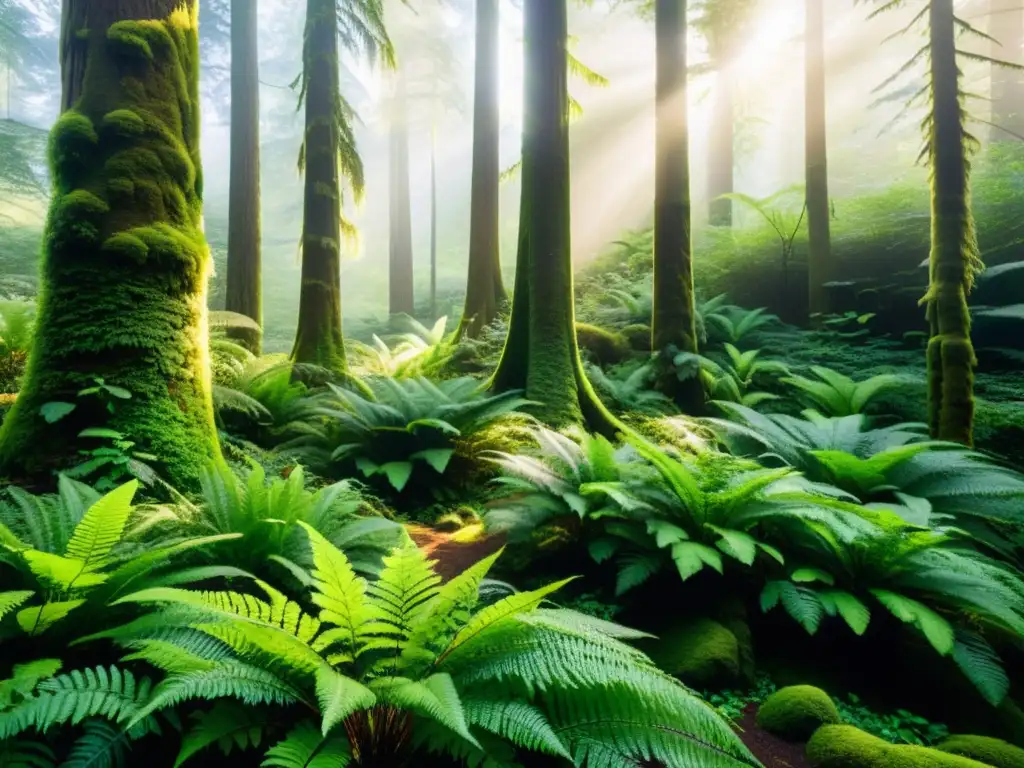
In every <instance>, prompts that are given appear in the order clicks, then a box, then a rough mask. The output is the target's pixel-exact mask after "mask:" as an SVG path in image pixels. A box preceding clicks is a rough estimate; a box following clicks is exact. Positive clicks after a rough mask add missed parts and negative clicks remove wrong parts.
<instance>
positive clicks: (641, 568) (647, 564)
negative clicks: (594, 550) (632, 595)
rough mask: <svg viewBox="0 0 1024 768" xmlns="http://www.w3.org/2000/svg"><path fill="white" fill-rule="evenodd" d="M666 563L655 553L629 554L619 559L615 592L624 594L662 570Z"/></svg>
mask: <svg viewBox="0 0 1024 768" xmlns="http://www.w3.org/2000/svg"><path fill="white" fill-rule="evenodd" d="M663 565H664V563H663V561H662V559H661V557H656V556H654V555H640V554H629V555H623V556H622V557H621V558H620V559H619V573H618V576H617V577H616V579H615V594H616V595H624V594H625V593H626V592H628V591H629V590H631V589H633V588H634V587H638V586H640V585H641V584H643V583H644V582H645V581H647V580H648V579H649V578H651V576H653V575H654V574H656V573H657V572H658V571H660V570H661V569H662V567H663Z"/></svg>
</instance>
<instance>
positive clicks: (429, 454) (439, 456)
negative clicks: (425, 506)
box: [399, 448, 455, 490]
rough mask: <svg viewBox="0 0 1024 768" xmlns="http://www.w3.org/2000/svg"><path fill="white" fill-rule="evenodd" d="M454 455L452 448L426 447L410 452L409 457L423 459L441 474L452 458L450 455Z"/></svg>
mask: <svg viewBox="0 0 1024 768" xmlns="http://www.w3.org/2000/svg"><path fill="white" fill-rule="evenodd" d="M454 455H455V450H454V449H452V448H427V449H425V450H422V451H417V452H416V453H413V454H411V455H410V456H409V458H410V459H419V460H420V461H425V462H426V463H427V464H429V465H430V466H431V467H432V468H433V469H434V471H435V472H437V473H438V474H439V475H443V474H444V472H445V470H446V469H448V463H449V462H450V461H451V460H452V456H454ZM399 490H401V489H399Z"/></svg>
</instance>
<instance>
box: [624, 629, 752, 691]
mask: <svg viewBox="0 0 1024 768" xmlns="http://www.w3.org/2000/svg"><path fill="white" fill-rule="evenodd" d="M657 634H658V639H657V640H656V641H652V642H650V643H649V644H645V646H646V647H645V648H644V650H645V651H647V652H648V653H649V654H650V656H651V658H653V659H654V661H655V662H656V663H657V664H658V666H660V667H661V668H662V669H663V670H665V671H666V672H668V673H669V674H670V675H674V676H675V677H678V678H680V679H681V680H682V681H683V682H684V683H686V684H687V685H689V686H691V687H693V688H701V689H711V690H717V689H720V688H728V687H729V686H731V685H734V684H736V683H737V682H739V681H740V679H741V677H742V674H741V664H740V646H739V642H738V641H737V640H736V636H735V635H734V634H733V633H732V632H730V631H729V630H728V629H727V628H726V627H725V626H723V625H722V624H719V623H718V622H717V621H713V620H711V619H696V620H690V621H686V622H685V623H682V624H678V625H676V626H674V627H671V628H669V629H668V630H666V631H662V632H659V633H657Z"/></svg>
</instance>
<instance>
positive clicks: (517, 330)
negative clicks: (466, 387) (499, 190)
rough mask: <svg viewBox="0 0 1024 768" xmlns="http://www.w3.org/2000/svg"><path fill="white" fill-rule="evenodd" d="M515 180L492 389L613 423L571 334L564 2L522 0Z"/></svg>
mask: <svg viewBox="0 0 1024 768" xmlns="http://www.w3.org/2000/svg"><path fill="white" fill-rule="evenodd" d="M523 16H524V21H523V29H524V38H525V43H524V66H525V73H524V106H523V153H522V157H523V171H522V173H523V181H522V204H521V208H522V213H521V214H520V232H519V254H518V257H517V262H518V270H517V272H516V285H515V292H514V298H513V303H512V319H511V323H510V326H509V335H508V339H507V341H506V343H505V350H504V352H503V353H502V356H501V362H500V363H499V364H498V370H497V371H496V372H495V375H494V381H493V384H494V386H495V387H496V388H497V389H522V390H525V392H526V396H527V397H529V398H530V399H531V400H536V401H538V402H539V403H541V404H542V405H541V407H540V409H539V416H540V417H541V418H543V419H544V420H545V421H547V422H548V423H550V424H554V425H556V426H557V425H564V424H569V423H579V422H580V421H584V422H586V423H587V424H588V425H589V426H590V427H591V428H593V429H596V430H600V431H603V432H606V433H614V432H615V431H616V429H617V428H620V425H618V424H617V422H616V421H615V420H614V418H613V417H612V416H611V415H610V414H609V413H608V412H607V410H605V408H604V406H603V405H602V404H601V402H600V400H599V399H598V398H597V396H596V395H595V393H594V391H593V388H592V387H591V386H590V383H589V382H588V381H587V378H586V375H585V374H584V372H583V365H582V363H581V361H580V354H579V347H578V345H577V341H576V320H575V309H574V306H573V279H572V277H573V276H572V258H571V252H570V245H571V243H570V234H569V233H570V222H569V211H570V205H569V115H568V109H567V106H568V96H567V93H568V91H567V66H566V41H567V35H568V30H567V13H566V0H526V1H525V3H524V10H523Z"/></svg>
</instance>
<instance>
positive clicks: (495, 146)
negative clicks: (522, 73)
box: [459, 0, 506, 337]
mask: <svg viewBox="0 0 1024 768" xmlns="http://www.w3.org/2000/svg"><path fill="white" fill-rule="evenodd" d="M498 22H499V12H498V0H477V2H476V63H475V67H476V74H475V78H476V82H475V85H474V97H473V182H472V192H471V196H472V200H471V202H470V208H471V211H470V223H469V274H468V277H467V281H466V306H465V309H464V310H463V314H462V323H461V325H460V326H459V333H460V335H461V334H465V335H467V336H470V337H476V336H478V335H479V334H480V330H481V329H482V328H483V327H484V326H485V325H487V324H488V323H490V322H491V321H493V320H494V318H495V317H497V316H498V312H499V311H500V309H501V305H502V304H503V303H504V302H505V299H506V296H505V286H504V284H503V282H502V278H501V258H500V248H499V197H500V195H499V179H500V174H501V168H500V156H499V140H500V129H501V124H500V101H499V69H498V66H499V64H498V62H499V51H498V48H499V39H498V33H499V26H498Z"/></svg>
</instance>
